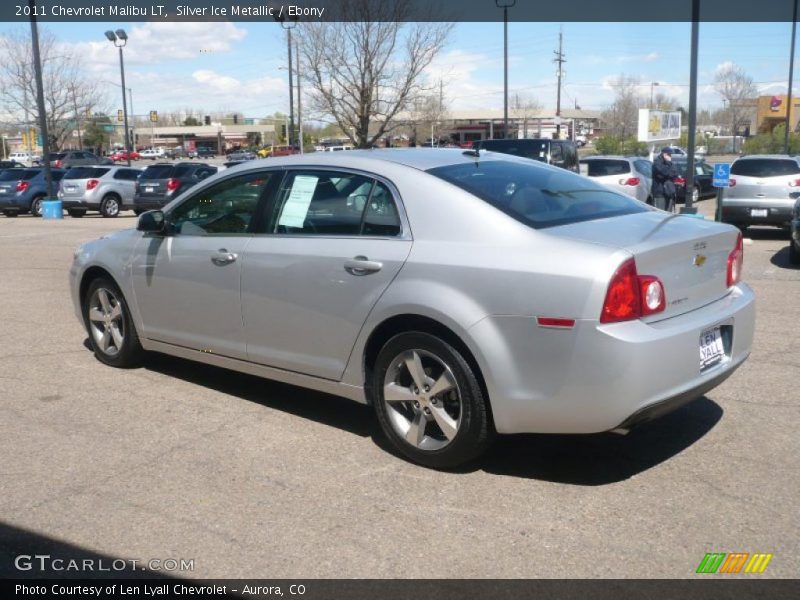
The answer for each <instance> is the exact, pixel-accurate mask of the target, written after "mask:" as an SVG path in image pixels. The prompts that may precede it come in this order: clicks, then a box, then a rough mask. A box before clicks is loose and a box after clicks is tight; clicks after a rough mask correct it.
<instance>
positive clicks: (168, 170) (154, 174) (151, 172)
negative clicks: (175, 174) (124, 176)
mask: <svg viewBox="0 0 800 600" xmlns="http://www.w3.org/2000/svg"><path fill="white" fill-rule="evenodd" d="M171 174H172V165H153V166H152V167H147V168H146V169H145V170H144V171H142V174H141V175H139V179H168V178H169V177H170V175H171Z"/></svg>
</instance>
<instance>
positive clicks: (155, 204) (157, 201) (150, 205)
mask: <svg viewBox="0 0 800 600" xmlns="http://www.w3.org/2000/svg"><path fill="white" fill-rule="evenodd" d="M170 200H171V198H164V197H160V196H156V197H144V198H143V197H141V196H136V197H135V198H134V199H133V207H134V208H135V209H136V210H158V209H160V208H163V207H164V206H166V205H167V204H168V203H169V201H170Z"/></svg>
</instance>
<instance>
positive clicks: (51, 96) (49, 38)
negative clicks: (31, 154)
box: [0, 29, 104, 149]
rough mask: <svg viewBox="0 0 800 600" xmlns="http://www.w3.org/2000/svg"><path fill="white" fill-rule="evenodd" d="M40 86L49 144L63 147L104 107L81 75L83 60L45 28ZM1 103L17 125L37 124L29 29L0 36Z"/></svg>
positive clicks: (96, 89) (94, 88)
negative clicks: (76, 130)
mask: <svg viewBox="0 0 800 600" xmlns="http://www.w3.org/2000/svg"><path fill="white" fill-rule="evenodd" d="M39 46H40V53H41V60H42V84H43V88H44V90H43V91H44V103H45V111H46V113H47V114H46V115H45V117H46V119H47V129H48V133H49V137H50V144H51V148H53V149H57V148H60V147H62V146H63V145H64V143H65V142H66V141H67V139H68V138H69V137H70V136H72V133H73V131H75V129H76V128H78V127H79V126H80V123H81V121H82V120H85V118H86V115H89V114H91V113H92V112H93V111H95V110H96V109H97V108H98V107H103V106H104V96H103V93H102V92H101V89H100V87H99V86H98V85H97V83H95V81H94V80H93V79H92V78H90V77H86V76H84V75H83V73H82V69H81V60H80V57H79V56H78V55H76V54H75V53H74V52H73V51H71V50H70V49H68V48H65V47H63V46H60V45H59V44H58V41H57V39H56V38H55V36H54V35H53V34H52V33H50V32H49V31H47V30H44V31H40V34H39ZM0 55H2V56H3V60H2V61H1V62H0V105H1V106H2V107H3V109H4V110H5V111H6V112H7V113H8V114H9V115H13V116H14V118H15V119H16V120H17V122H19V123H24V124H26V125H30V126H35V125H34V124H35V123H38V120H39V111H38V107H37V105H36V101H35V99H36V80H35V77H34V71H33V58H32V49H31V40H30V34H29V32H26V31H25V30H24V29H19V30H15V31H10V32H8V33H6V34H4V35H3V36H2V37H0Z"/></svg>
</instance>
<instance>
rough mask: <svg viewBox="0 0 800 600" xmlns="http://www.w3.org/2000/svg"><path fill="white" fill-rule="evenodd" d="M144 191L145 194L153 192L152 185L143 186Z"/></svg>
mask: <svg viewBox="0 0 800 600" xmlns="http://www.w3.org/2000/svg"><path fill="white" fill-rule="evenodd" d="M144 191H145V193H147V194H152V193H153V187H152V186H148V187H146V188H144Z"/></svg>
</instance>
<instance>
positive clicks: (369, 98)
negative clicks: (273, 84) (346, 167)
mask: <svg viewBox="0 0 800 600" xmlns="http://www.w3.org/2000/svg"><path fill="white" fill-rule="evenodd" d="M410 9H411V5H410V2H409V0H395V1H394V2H374V1H371V0H342V1H341V2H340V3H339V5H338V6H337V13H338V14H339V15H340V18H341V22H336V23H306V24H304V25H303V26H302V28H300V27H298V38H299V47H300V54H301V57H302V62H303V69H302V70H303V79H304V80H305V81H306V85H307V90H308V92H307V93H308V95H309V101H310V102H309V104H310V106H309V108H310V109H311V111H310V112H312V113H314V112H316V113H317V114H319V115H328V116H330V117H332V118H333V119H334V120H335V121H336V124H337V125H338V126H339V127H340V128H341V130H342V131H343V132H344V133H345V135H347V137H348V138H350V140H351V141H352V142H353V144H354V145H356V146H357V147H359V148H365V147H370V146H372V145H373V144H374V143H375V141H376V140H378V139H380V138H381V137H382V136H383V135H384V134H386V133H387V132H389V131H391V130H393V129H394V128H395V127H397V126H398V125H399V123H398V122H397V121H396V120H395V117H396V116H397V115H398V113H400V112H401V111H404V110H407V109H409V108H411V107H412V106H413V103H414V101H415V100H416V99H417V98H418V97H419V96H421V95H425V94H427V93H430V92H431V91H432V87H431V86H428V82H427V81H426V79H425V76H424V72H425V69H426V68H427V67H428V66H429V65H430V64H431V61H433V59H434V58H435V57H436V55H437V54H438V53H439V51H440V50H441V49H442V47H443V46H444V44H445V42H446V41H447V38H448V36H449V34H450V31H451V29H452V23H441V22H423V23H408V22H406V21H407V17H409V16H410V14H411V12H410ZM371 123H373V124H374V129H373V131H372V132H370V124H371Z"/></svg>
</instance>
